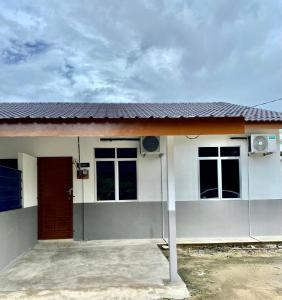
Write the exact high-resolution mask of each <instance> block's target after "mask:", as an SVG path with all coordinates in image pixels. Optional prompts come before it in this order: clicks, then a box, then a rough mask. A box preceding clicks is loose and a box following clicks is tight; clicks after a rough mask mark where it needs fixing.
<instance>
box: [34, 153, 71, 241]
mask: <svg viewBox="0 0 282 300" xmlns="http://www.w3.org/2000/svg"><path fill="white" fill-rule="evenodd" d="M37 162H38V239H67V238H72V236H73V196H72V187H73V186H72V158H71V157H39V158H38V160H37Z"/></svg>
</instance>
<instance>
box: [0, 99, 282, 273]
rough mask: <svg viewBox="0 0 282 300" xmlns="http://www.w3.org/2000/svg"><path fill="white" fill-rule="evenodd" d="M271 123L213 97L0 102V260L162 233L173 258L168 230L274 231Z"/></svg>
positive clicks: (280, 173) (277, 228)
mask: <svg viewBox="0 0 282 300" xmlns="http://www.w3.org/2000/svg"><path fill="white" fill-rule="evenodd" d="M281 127H282V113H279V112H273V111H267V110H263V109H258V108H249V107H246V106H239V105H234V104H230V103H222V102H216V103H177V104H176V103H173V104H169V103H163V104H154V103H153V104H133V103H130V104H98V103H92V104H90V103H2V104H0V165H1V167H0V191H1V192H0V209H1V212H0V236H1V245H4V246H1V248H0V268H1V267H4V266H5V265H7V264H8V263H9V262H10V261H11V260H12V259H14V258H15V257H16V256H17V255H20V254H21V253H23V252H24V251H26V250H27V249H28V248H31V247H32V246H33V245H34V244H35V243H36V242H37V240H38V239H62V238H71V239H75V240H95V239H131V238H132V239H133V238H134V239H136V238H140V239H142V238H169V241H170V245H171V247H170V249H171V263H173V260H175V257H176V252H175V228H176V237H177V238H199V237H202V238H209V237H222V238H224V237H228V238H230V239H232V238H234V239H235V238H238V237H248V236H253V237H258V236H282V218H281V215H282V162H281V160H280V151H279V141H280V136H279V128H281ZM11 170H12V171H11ZM17 170H20V171H21V172H20V173H19V171H17ZM13 172H14V173H15V174H14V173H13ZM11 173H13V174H12V175H11ZM17 174H20V175H17ZM19 176H20V177H21V187H22V191H21V192H20V188H19V185H18V184H15V182H16V181H17V179H15V178H19ZM11 178H12V179H11ZM19 180H20V179H19ZM175 208H176V209H175ZM168 212H169V213H168ZM37 221H38V222H37ZM171 267H172V272H175V269H173V266H171ZM172 276H173V274H172Z"/></svg>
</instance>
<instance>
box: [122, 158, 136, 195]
mask: <svg viewBox="0 0 282 300" xmlns="http://www.w3.org/2000/svg"><path fill="white" fill-rule="evenodd" d="M118 171H119V200H136V199H137V174H136V161H119V162H118Z"/></svg>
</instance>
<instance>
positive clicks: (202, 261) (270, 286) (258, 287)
mask: <svg viewBox="0 0 282 300" xmlns="http://www.w3.org/2000/svg"><path fill="white" fill-rule="evenodd" d="M163 252H164V254H165V255H166V256H167V255H168V251H167V250H163ZM178 272H179V275H180V276H181V277H182V279H183V281H184V282H185V283H186V285H187V287H188V289H189V291H190V293H191V296H192V297H191V298H190V299H197V300H199V299H212V300H215V299H216V300H226V299H228V300H233V299H244V300H245V299H246V300H255V299H263V300H267V299H271V300H276V299H281V300H282V244H255V245H228V246H222V245H221V246H220V245H219V246H204V247H203V246H190V245H179V246H178Z"/></svg>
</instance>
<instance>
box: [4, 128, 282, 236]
mask: <svg viewBox="0 0 282 300" xmlns="http://www.w3.org/2000/svg"><path fill="white" fill-rule="evenodd" d="M267 133H275V134H277V135H278V130H277V131H273V130H272V131H267ZM231 136H232V135H228V136H227V135H210V136H199V137H195V136H190V137H184V136H178V137H175V139H174V140H175V182H176V200H177V204H176V221H177V236H178V237H209V236H213V237H216V236H217V237H224V236H229V237H232V236H234V237H235V236H246V235H248V234H249V231H250V222H249V221H250V220H251V234H253V235H265V234H267V235H279V234H282V230H281V228H282V221H281V220H280V219H281V218H279V214H280V213H281V209H282V208H281V203H282V200H281V199H282V184H281V181H282V162H281V161H280V157H279V153H278V152H277V153H275V154H272V155H269V156H267V157H258V156H256V157H254V156H250V157H249V156H248V145H247V141H246V140H232V139H230V137H231ZM0 146H1V147H0V158H17V156H18V153H20V152H22V153H26V154H28V155H31V156H34V157H39V156H72V157H73V159H74V161H78V144H77V138H61V137H60V138H54V137H48V138H47V137H28V138H1V139H0ZM200 146H201V147H210V146H240V149H241V157H240V173H241V175H240V182H241V195H242V196H241V199H240V200H239V199H237V200H200V199H199V167H198V163H199V162H198V147H200ZM95 147H139V143H138V142H137V141H113V142H110V141H107V142H101V141H100V139H99V138H89V137H82V138H80V149H81V162H88V163H90V168H89V179H85V180H79V179H76V175H75V174H76V170H75V164H74V172H73V173H74V180H73V186H74V196H75V198H74V238H75V239H77V240H79V239H83V238H84V239H86V240H90V239H114V238H151V237H162V235H163V232H162V224H164V225H166V222H167V220H166V209H165V201H164V202H162V199H163V200H166V171H165V170H166V157H165V155H164V156H160V157H159V156H149V155H148V156H145V157H143V156H141V155H139V157H138V159H137V172H138V175H137V178H138V201H137V202H136V201H133V202H127V201H124V202H122V201H121V202H117V201H112V202H110V201H107V202H99V201H96V190H95V184H94V183H95V163H94V148H95ZM249 199H250V200H251V202H250V205H249V201H248V200H249ZM83 203H85V204H84V205H83ZM249 208H251V209H250V210H249ZM249 213H251V216H250V218H249ZM0 215H1V214H0ZM280 215H281V214H280ZM164 227H166V226H164ZM280 231H281V232H280ZM164 236H166V230H165V232H164Z"/></svg>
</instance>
